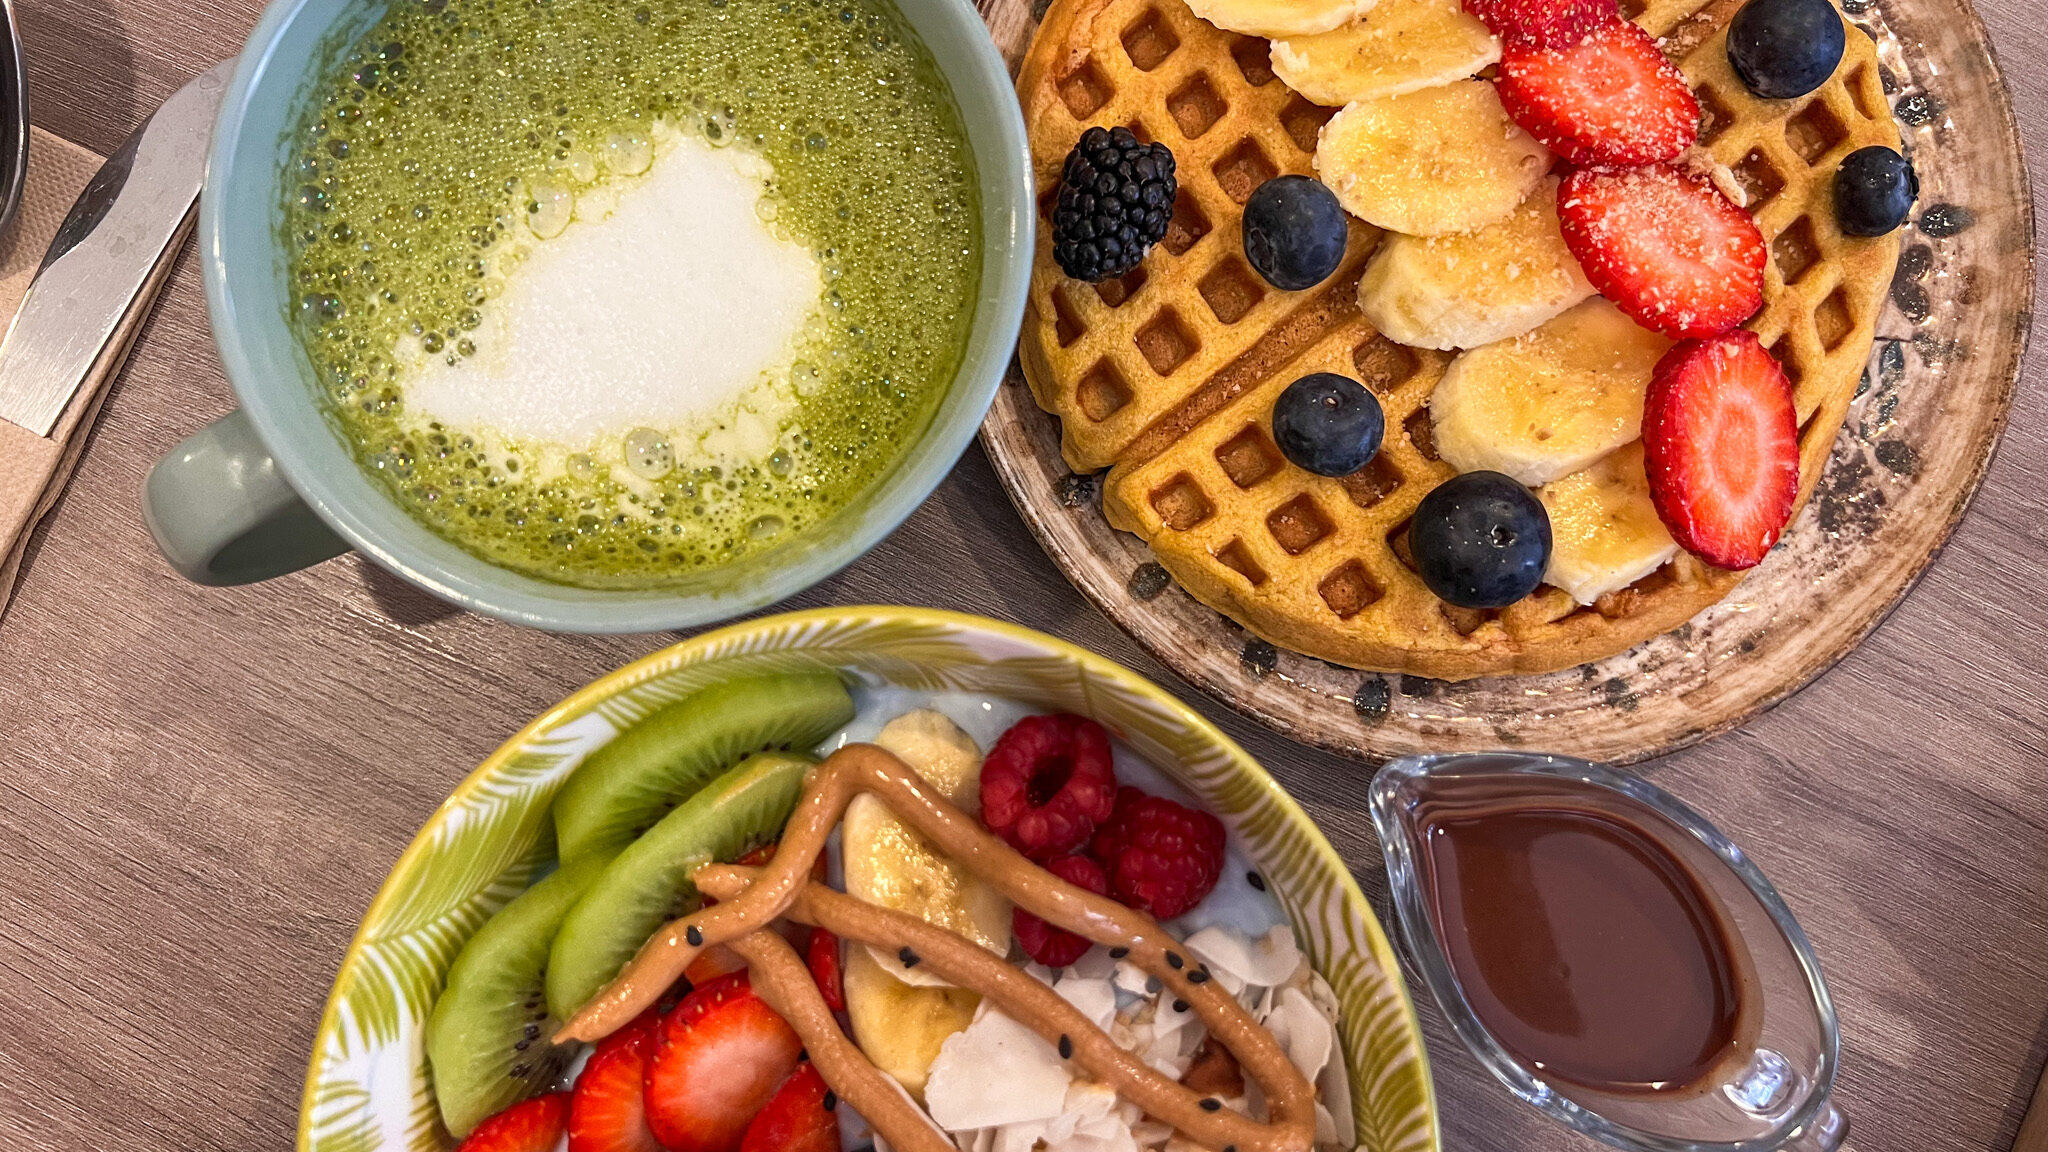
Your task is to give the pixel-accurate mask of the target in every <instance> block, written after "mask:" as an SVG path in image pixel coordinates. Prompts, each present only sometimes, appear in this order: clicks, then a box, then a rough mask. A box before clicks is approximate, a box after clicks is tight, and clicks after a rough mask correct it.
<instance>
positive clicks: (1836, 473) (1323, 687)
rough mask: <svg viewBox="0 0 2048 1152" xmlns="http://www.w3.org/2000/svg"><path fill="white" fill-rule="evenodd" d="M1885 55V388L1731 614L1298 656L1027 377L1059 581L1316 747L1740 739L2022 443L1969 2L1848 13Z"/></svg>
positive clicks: (1021, 391) (1621, 754)
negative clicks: (1192, 560)
mask: <svg viewBox="0 0 2048 1152" xmlns="http://www.w3.org/2000/svg"><path fill="white" fill-rule="evenodd" d="M1844 7H1845V8H1846V9H1847V10H1848V12H1849V14H1850V18H1851V19H1852V20H1854V21H1855V22H1856V23H1857V24H1858V25H1860V26H1861V27H1863V28H1864V29H1866V30H1867V31H1868V32H1869V33H1870V34H1871V35H1872V36H1873V37H1874V38H1875V39H1876V40H1877V42H1878V46H1879V57H1880V59H1881V61H1882V63H1883V65H1884V69H1885V73H1886V75H1885V80H1886V88H1887V90H1888V91H1889V92H1890V93H1891V96H1892V101H1893V108H1894V111H1895V113H1896V115H1897V116H1898V119H1899V123H1900V128H1901V130H1902V131H1903V132H1904V134H1905V139H1906V147H1907V150H1908V152H1909V154H1910V156H1911V159H1912V161H1913V164H1914V166H1915V168H1916V169H1917V170H1918V172H1919V175H1920V182H1921V196H1920V202H1919V206H1918V208H1917V209H1916V212H1917V216H1916V218H1915V220H1914V221H1913V223H1912V224H1911V225H1910V227H1909V229H1908V232H1907V235H1906V237H1905V249H1904V254H1903V256H1902V258H1901V260H1900V265H1899V272H1898V276H1897V278H1896V280H1895V281H1894V283H1893V287H1892V292H1891V299H1890V302H1889V303H1888V304H1887V306H1886V308H1885V312H1884V314H1883V316H1882V317H1880V319H1879V321H1878V340H1877V344H1876V347H1875V348H1874V349H1873V352H1872V358H1871V360H1872V362H1871V366H1870V368H1869V370H1868V372H1867V373H1866V375H1865V379H1864V387H1863V390H1862V391H1861V392H1860V393H1859V395H1858V398H1857V400H1856V403H1855V405H1854V406H1853V407H1852V408H1851V409H1850V411H1849V417H1848V420H1847V423H1846V425H1845V426H1844V428H1843V430H1842V434H1841V437H1840V439H1839V440H1838V441H1837V442H1836V444H1835V451H1834V456H1833V458H1832V459H1831V460H1830V462H1829V465H1828V469H1827V473H1826V474H1825V475H1824V476H1823V477H1822V478H1821V480H1820V484H1819V486H1818V488H1817V490H1816V491H1815V493H1814V497H1813V499H1812V500H1811V501H1810V502H1809V504H1808V505H1807V508H1806V510H1805V511H1804V512H1803V513H1802V514H1801V515H1800V517H1799V519H1798V520H1797V521H1796V522H1795V523H1794V525H1793V526H1792V528H1791V530H1790V531H1789V532H1788V533H1787V534H1786V537H1785V542H1784V543H1783V544H1782V545H1781V546H1780V547H1779V548H1778V549H1777V550H1776V551H1775V552H1773V553H1772V554H1771V557H1770V558H1769V559H1768V560H1766V561H1765V562H1764V564H1763V565H1762V566H1761V567H1760V568H1758V569H1756V570H1755V571H1754V572H1752V573H1751V574H1750V575H1749V577H1748V579H1746V580H1744V581H1743V582H1742V584H1741V586H1740V587H1738V588H1737V589H1736V590H1735V593H1734V594H1733V595H1731V596H1730V597H1728V599H1726V600H1725V601H1723V602H1722V603H1720V604H1718V605H1716V606H1715V607H1713V608H1710V609H1708V610H1707V611H1706V612H1703V613H1701V614H1700V615H1699V616H1697V617H1695V618H1694V619H1693V620H1692V622H1691V623H1689V624H1687V625H1685V626H1684V627H1681V628H1680V629H1678V630H1677V631H1675V632H1672V633H1669V634H1667V635H1664V636H1661V637H1658V638H1657V639H1654V640H1651V641H1649V642H1647V643H1644V644H1642V645H1639V646H1638V647H1636V648H1634V649H1632V650H1630V651H1628V652H1625V653H1623V654H1621V655H1619V656H1615V657H1612V658H1610V659H1607V660H1602V661H1599V662H1597V663H1594V664H1589V665H1585V666H1582V667H1579V668H1574V669H1569V670H1567V671H1563V672H1557V673H1552V674H1550V675H1546V676H1532V677H1514V678H1497V679H1483V680H1474V681H1468V682H1465V683H1459V684H1450V683H1443V682H1439V681H1434V680H1425V679H1421V678H1419V677H1412V676H1401V677H1393V676H1380V675H1377V674H1373V673H1365V672H1357V671H1354V670H1351V669H1347V668H1340V667H1338V666H1336V665H1333V664H1328V663H1325V662H1323V661H1321V660H1316V659H1313V658H1311V657H1307V656H1301V655H1298V654H1296V653H1292V652H1286V651H1278V650H1276V649H1275V648H1274V647H1273V646H1272V645H1271V644H1268V643H1266V642H1265V641H1263V640H1258V639H1256V638H1254V637H1252V636H1251V635H1249V634H1248V633H1246V632H1245V631H1244V630H1243V629H1242V628H1240V627H1238V625H1237V624H1235V623H1234V622H1232V621H1230V620H1228V619H1226V618H1225V617H1223V616H1222V615H1220V614H1219V613H1217V612H1215V611H1213V610H1211V609H1209V608H1206V607H1204V606H1202V605H1201V604H1199V603H1197V602H1196V601H1195V600H1194V599H1193V598H1191V597H1189V596H1188V595H1187V594H1186V593H1185V592H1182V591H1181V590H1180V589H1179V588H1178V587H1177V586H1175V585H1173V583H1172V582H1171V581H1170V580H1169V579H1168V577H1167V575H1166V572H1165V570H1164V569H1162V568H1161V567H1160V566H1159V565H1158V564H1156V563H1154V562H1153V561H1152V557H1151V554H1150V552H1149V550H1148V549H1147V548H1146V547H1145V544H1144V543H1143V542H1142V541H1141V540H1139V539H1138V538H1137V537H1136V536H1131V535H1127V534H1125V533H1121V532H1118V531H1116V530H1114V529H1112V528H1111V527H1110V526H1109V525H1108V523H1107V522H1106V521H1104V519H1103V517H1102V508H1101V499H1100V495H1099V493H1098V491H1097V485H1096V484H1095V482H1094V479H1093V478H1092V477H1086V476H1077V475H1074V474H1072V473H1071V472H1069V471H1068V469H1067V467H1066V465H1065V464H1064V463H1063V462H1062V461H1061V459H1060V454H1059V428H1058V424H1057V422H1056V421H1055V420H1054V419H1053V418H1052V417H1051V416H1048V415H1046V414H1045V413H1043V412H1041V411H1039V409H1038V408H1037V406H1036V405H1035V404H1033V403H1032V400H1031V393H1030V390H1029V389H1028V388H1027V387H1026V386H1025V384H1024V380H1023V377H1022V375H1021V374H1020V373H1019V372H1018V371H1017V370H1016V369H1015V368H1014V367H1013V368H1012V370H1011V373H1010V377H1009V379H1008V380H1007V381H1006V382H1005V383H1004V386H1003V388H1002V390H1001V392H1000V393H999V394H998V395H997V397H996V403H995V407H994V409H993V410H992V411H991V412H990V414H989V419H988V421H987V422H986V423H984V424H983V425H982V442H983V444H984V445H986V446H987V448H988V452H989V455H990V457H991V458H992V459H993V460H994V461H995V465H996V471H997V472H998V473H999V474H1000V475H1001V476H1002V478H1003V481H1004V484H1005V485H1006V486H1007V487H1008V489H1009V491H1010V495H1011V498H1012V499H1013V500H1015V502H1016V504H1017V508H1018V510H1019V511H1020V512H1021V513H1022V514H1023V516H1024V520H1025V522H1026V523H1027V524H1029V525H1030V526H1031V530H1032V532H1033V533H1034V534H1035V535H1036V536H1037V537H1038V540H1039V543H1040V544H1042V545H1044V547H1045V550H1046V552H1047V553H1049V554H1050V555H1051V556H1052V558H1053V561H1054V562H1055V563H1056V564H1058V565H1059V567H1060V569H1061V571H1063V572H1065V573H1066V575H1067V578H1068V579H1069V580H1071V581H1073V583H1074V585H1075V587H1077V588H1079V589H1080V590H1081V591H1082V593H1083V594H1085V595H1086V596H1087V597H1088V598H1089V599H1090V600H1092V601H1094V603H1095V604H1096V606H1097V607H1099V608H1101V609H1102V611H1103V612H1104V613H1106V614H1107V615H1108V616H1109V617H1110V619H1112V620H1115V621H1116V622H1117V623H1118V624H1119V625H1121V626H1123V628H1124V629H1125V630H1126V631H1128V632H1129V633H1131V635H1132V636H1134V637H1136V638H1137V640H1138V642H1139V643H1141V644H1143V645H1144V646H1145V647H1146V648H1147V649H1149V650H1150V651H1151V652H1152V653H1153V654H1154V655H1155V656H1158V657H1159V659H1160V660H1162V661H1164V662H1165V663H1166V664H1167V666H1169V667H1171V668H1173V669H1174V670H1175V671H1176V672H1179V673H1180V674H1181V675H1182V676H1184V677H1186V678H1187V679H1188V680H1189V681H1190V682H1192V683H1194V684H1196V685H1198V686H1199V687H1201V688H1202V689H1204V690H1205V691H1207V692H1208V693H1209V694H1210V695H1212V696H1214V697H1216V698H1217V699H1219V700H1221V701H1223V702H1224V703H1226V704H1229V705H1230V706H1231V707H1233V708H1236V709H1238V710H1239V711H1242V712H1244V713H1246V714H1248V715H1250V716H1253V717H1255V718H1257V719H1259V720H1260V721H1263V722H1264V723H1265V724H1267V725H1268V726H1270V727H1272V728H1273V729H1275V730H1276V731H1279V732H1281V733H1283V734H1285V735H1288V736H1291V737H1293V738H1294V739H1296V740H1300V741H1302V742H1304V743H1307V744H1314V745H1319V746H1322V747H1325V748H1330V749H1333V750H1336V751H1339V752H1345V753H1355V754H1361V755H1365V756H1368V757H1373V758H1384V757H1389V756H1398V755H1407V754H1410V753H1418V752H1458V751H1472V750H1479V749H1487V748H1499V747H1502V746H1519V747H1530V748H1539V749H1542V750H1543V751H1547V752H1559V753H1565V754H1569V755H1574V756H1582V757H1585V758H1586V759H1589V760H1605V761H1609V762H1616V763H1627V762H1631V761H1636V760H1642V759H1645V758H1648V757H1651V756H1656V755H1661V754H1663V753H1665V752H1669V751H1671V750H1673V749H1675V748H1679V747H1683V746H1684V745H1686V744H1690V743H1692V742H1694V741H1696V740H1701V739H1704V738H1706V737H1708V736H1712V735H1714V734H1716V733H1719V732H1722V731H1725V730H1727V729H1729V728H1732V727H1734V726H1736V725H1738V724H1741V723H1742V722H1743V721H1745V720H1747V719H1748V718H1749V717H1751V716H1754V715H1755V714H1757V713H1758V712H1760V711H1762V710H1764V709H1766V708H1769V707H1770V706H1771V705H1773V704H1775V703H1777V702H1778V701H1779V700H1782V699H1784V698H1785V697H1786V696H1788V695H1790V694H1792V693H1793V692H1795V691H1797V690H1798V689H1799V688H1801V687H1803V686H1804V685H1805V684H1806V683H1807V682H1808V681H1810V680H1812V679H1813V678H1814V677H1815V676H1817V675H1819V674H1820V673H1821V672H1822V671H1823V670H1824V669H1826V668H1827V667H1828V666H1829V665H1831V664H1833V663H1834V662H1835V661H1836V660H1839V659H1841V657H1842V656H1843V655H1844V654H1845V653H1847V652H1848V651H1849V649H1851V648H1853V647H1854V646H1855V645H1856V643H1857V642H1858V641H1859V640H1861V639H1862V638H1863V637H1864V636H1865V635H1867V634H1868V633H1869V632H1870V630H1871V629H1872V628H1874V627H1876V626H1877V624H1878V622H1879V621H1881V620H1883V619H1884V617H1885V614H1886V613H1888V612H1890V611H1891V609H1892V607H1893V606H1894V605H1896V604H1897V603H1898V602H1899V600H1900V598H1902V597H1903V596H1904V595H1905V594H1906V591H1907V590H1908V589H1909V588H1911V587H1912V585H1913V582H1914V580H1916V579H1917V578H1918V577H1919V575H1920V573H1921V571H1922V570H1924V569H1925V568H1926V566H1927V564H1928V562H1929V561H1930V560H1932V559H1933V558H1934V554H1935V553H1936V552H1937V551H1939V550H1940V548H1941V545H1942V543H1943V542H1944V541H1945V540H1947V539H1948V535H1949V532H1950V531H1951V530H1952V529H1953V528H1954V527H1955V525H1956V522H1957V521H1958V520H1960V519H1961V518H1962V515H1963V510H1964V509H1965V507H1966V506H1967V505H1968V504H1969V501H1970V497H1971V496H1972V495H1973V494H1974V493H1975V492H1976V490H1977V485H1978V483H1979V482H1980V481H1981V480H1982V479H1983V476H1984V471H1985V469H1986V468H1987V467H1988V466H1989V464H1990V462H1991V454H1992V451H1993V449H1994V448H1995V446H1996V445H1997V443H1998V437H1999V433H2000V432H2001V431H2002V430H2003V429H2004V427H2005V418H2006V410H2007V408H2008V407H2009V406H2010V404H2011V400H2012V390H2013V385H2014V383H2015V380H2016V379H2017V376H2018V372H2019V365H2020V359H2021V356H2022V355H2023V353H2024V352H2025V348H2026V340H2027V330H2028V325H2029V322H2030V320H2031V309H2032V304H2033V286H2034V276H2033V219H2034V214H2033V205H2032V202H2031V199H2030V194H2029V190H2028V185H2027V179H2026V173H2025V171H2024V170H2023V167H2022V163H2021V160H2020V151H2019V138H2018V131H2017V129H2016V127H2015V126H2014V123H2013V117H2012V109H2011V105H2010V104H2009V103H2008V101H2007V99H2006V93H2005V87H2004V83H2003V81H2002V80H2001V79H2000V76H1999V72H1998V67H1997V65H1996V63H1995V62H1994V60H1993V59H1992V56H1991V48H1990V44H1989V42H1988V40H1987V39H1986V36H1985V32H1984V27H1983V25H1982V23H1980V22H1979V21H1978V19H1977V16H1976V13H1975V12H1974V11H1972V10H1971V8H1970V7H1969V5H1968V3H1967V2H1966V0H1844Z"/></svg>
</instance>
